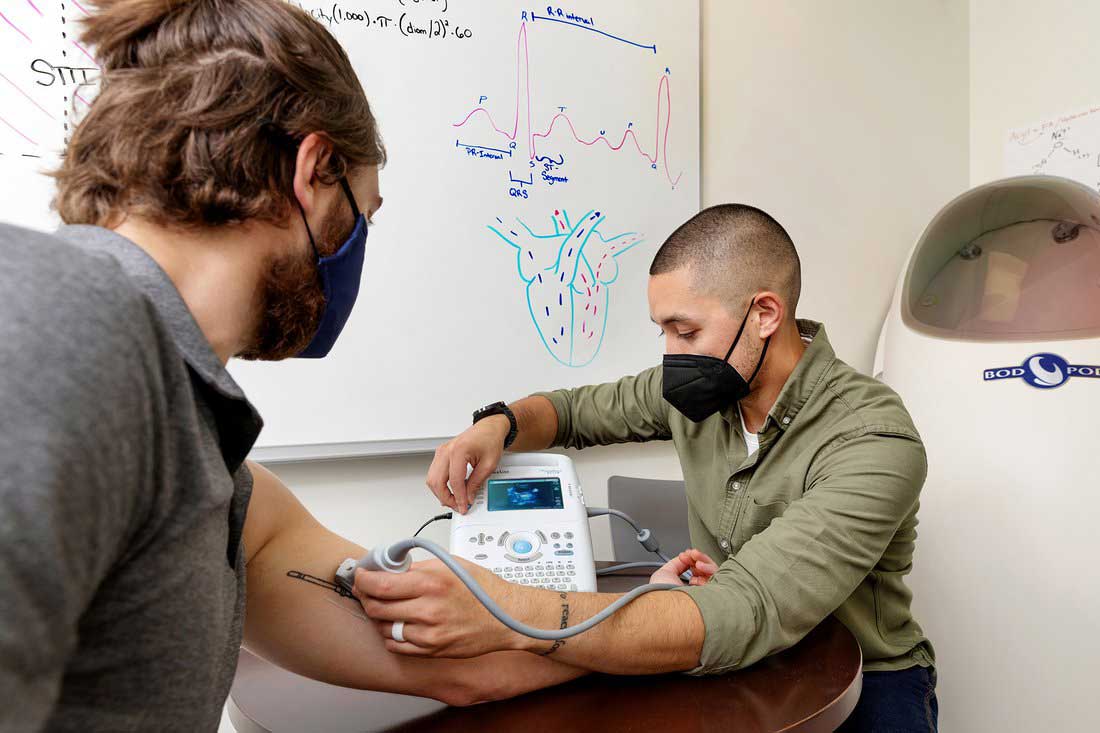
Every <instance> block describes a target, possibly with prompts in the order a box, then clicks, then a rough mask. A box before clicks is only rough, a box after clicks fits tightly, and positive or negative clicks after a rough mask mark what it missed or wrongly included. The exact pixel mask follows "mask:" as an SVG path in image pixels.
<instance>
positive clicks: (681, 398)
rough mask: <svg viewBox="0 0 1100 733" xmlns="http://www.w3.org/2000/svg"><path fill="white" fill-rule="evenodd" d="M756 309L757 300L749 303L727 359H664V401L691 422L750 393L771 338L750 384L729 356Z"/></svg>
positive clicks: (675, 356)
mask: <svg viewBox="0 0 1100 733" xmlns="http://www.w3.org/2000/svg"><path fill="white" fill-rule="evenodd" d="M754 305H756V298H753V299H752V302H751V303H749V310H748V311H747V312H746V313H745V317H744V318H743V319H741V327H740V328H738V329H737V335H736V336H734V337H733V343H732V344H730V350H729V351H727V352H726V358H725V359H718V358H716V357H713V356H704V355H703V354H666V355H665V358H664V367H663V376H664V388H663V390H662V392H663V394H664V398H665V400H666V401H667V402H668V403H669V404H670V405H672V406H673V407H675V408H676V409H677V410H679V411H680V412H681V413H682V414H683V415H684V417H686V418H687V419H689V420H691V421H692V422H702V421H703V420H706V419H707V418H708V417H710V416H711V415H713V414H714V413H716V412H718V411H719V410H721V409H722V408H724V407H727V406H729V405H732V404H733V403H734V402H739V401H740V400H742V399H743V398H744V397H745V396H746V395H747V394H748V393H749V385H750V384H752V380H754V379H756V375H757V373H758V372H759V371H760V367H761V366H762V365H763V364H764V356H765V355H767V353H768V342H769V341H771V336H769V337H767V338H766V339H764V349H763V350H762V351H761V352H760V360H759V361H758V362H756V369H754V370H753V372H752V376H751V377H749V378H748V379H747V380H746V379H745V378H744V377H742V376H741V374H740V373H739V372H738V371H737V370H736V369H734V368H733V366H732V365H731V364H730V363H729V358H730V355H732V354H733V350H734V349H735V348H737V342H738V341H739V340H741V333H742V332H743V331H744V330H745V324H746V323H747V322H748V320H749V313H752V307H753V306H754Z"/></svg>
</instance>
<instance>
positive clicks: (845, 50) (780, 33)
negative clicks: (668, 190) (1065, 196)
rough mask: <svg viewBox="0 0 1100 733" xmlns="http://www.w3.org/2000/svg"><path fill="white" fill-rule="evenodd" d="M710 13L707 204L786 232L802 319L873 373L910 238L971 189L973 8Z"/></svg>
mask: <svg viewBox="0 0 1100 733" xmlns="http://www.w3.org/2000/svg"><path fill="white" fill-rule="evenodd" d="M703 7H704V11H705V12H704V18H703V31H704V32H703V41H704V43H703V45H704V49H705V57H704V63H703V80H704V94H703V165H704V176H703V197H704V200H705V202H707V203H713V202H716V201H741V202H745V203H750V204H754V205H757V206H760V207H761V208H763V209H765V210H766V211H768V212H769V213H771V214H772V215H773V216H775V217H776V218H777V219H778V220H779V221H780V222H781V223H783V224H784V226H786V227H787V229H788V230H789V231H790V234H791V237H792V238H793V239H794V242H795V244H796V245H797V246H798V249H799V253H800V255H801V257H802V276H803V298H802V302H801V304H800V307H799V313H800V314H802V315H803V316H805V317H810V318H813V319H815V320H821V321H824V322H825V323H826V325H827V328H828V333H829V337H830V339H831V340H832V342H833V345H834V347H836V350H837V353H838V354H839V355H840V357H841V358H842V359H845V360H846V361H848V362H849V363H851V364H852V365H853V366H855V367H857V368H859V369H863V370H869V369H870V367H871V359H872V357H873V354H874V347H875V342H876V339H877V337H878V332H879V327H880V326H881V324H882V321H883V318H884V316H885V313H886V309H887V306H888V305H889V301H890V297H891V295H892V293H893V288H894V281H895V278H896V277H897V273H898V271H899V270H900V268H901V266H902V262H903V260H904V258H905V255H906V253H907V251H908V249H909V247H910V246H912V244H913V242H914V241H915V239H916V237H917V236H918V235H919V234H920V232H921V231H922V230H923V228H924V226H925V224H927V222H928V221H929V219H930V218H931V217H932V215H933V214H934V213H935V212H936V211H937V210H938V209H939V208H940V206H942V205H943V204H944V203H945V202H947V201H948V200H949V199H950V198H951V197H953V196H954V195H956V194H958V193H960V192H961V191H962V190H963V189H965V188H966V186H967V126H968V124H969V121H968V111H967V108H968V100H967V96H968V89H967V42H968V40H967V5H966V2H965V0H933V1H931V2H929V1H923V2H908V1H905V0H887V1H882V0H830V1H829V2H816V1H814V0H801V1H799V2H794V1H791V0H786V1H782V2H755V1H753V0H744V1H739V2H728V1H726V0H716V1H714V2H704V4H703Z"/></svg>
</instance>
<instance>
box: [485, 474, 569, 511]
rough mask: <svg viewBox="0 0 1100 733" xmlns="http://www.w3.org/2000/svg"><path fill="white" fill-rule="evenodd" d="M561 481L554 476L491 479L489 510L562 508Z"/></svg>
mask: <svg viewBox="0 0 1100 733" xmlns="http://www.w3.org/2000/svg"><path fill="white" fill-rule="evenodd" d="M563 507H564V504H562V498H561V481H559V480H558V479H556V478H526V479H511V480H505V479H492V480H490V481H489V511H491V512H498V511H511V510H514V509H562V508H563Z"/></svg>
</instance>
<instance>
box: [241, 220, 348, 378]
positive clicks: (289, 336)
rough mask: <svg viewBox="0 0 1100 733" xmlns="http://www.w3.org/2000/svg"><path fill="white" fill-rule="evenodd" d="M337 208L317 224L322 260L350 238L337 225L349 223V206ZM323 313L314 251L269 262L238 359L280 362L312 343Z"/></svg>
mask: <svg viewBox="0 0 1100 733" xmlns="http://www.w3.org/2000/svg"><path fill="white" fill-rule="evenodd" d="M342 203H343V205H342V206H338V207H337V210H336V211H334V212H332V213H331V214H329V215H328V216H327V217H325V220H324V221H323V222H322V223H321V229H320V237H319V238H318V240H317V248H318V249H319V250H320V252H321V256H322V257H325V256H328V255H330V254H332V253H333V252H335V251H336V250H337V249H339V247H340V246H341V245H342V244H343V242H344V241H346V240H347V238H348V237H349V236H350V235H351V229H348V228H346V227H345V228H343V229H341V224H340V222H347V220H348V219H350V218H351V207H349V206H348V205H347V203H346V202H342ZM355 224H356V222H352V228H354V226H355ZM324 312H325V291H324V288H323V287H322V286H321V280H320V277H319V276H318V272H317V261H316V257H315V256H314V254H313V248H312V247H308V248H306V249H305V251H304V252H301V251H299V252H293V253H290V254H285V255H280V256H275V257H273V258H272V259H271V262H270V265H269V266H268V268H267V272H266V273H265V275H264V278H263V282H262V283H261V284H260V320H259V324H258V325H257V327H256V332H255V334H254V336H253V338H252V340H251V342H250V343H249V344H248V346H246V347H245V348H244V349H243V350H242V351H241V352H240V353H239V354H237V357H238V358H241V359H247V360H250V361H280V360H282V359H288V358H290V357H293V356H297V355H298V354H300V353H301V352H302V351H303V350H304V349H305V348H306V347H307V346H309V342H310V341H312V340H313V336H314V335H315V334H316V333H317V328H318V327H319V326H320V325H321V317H322V316H323V315H324Z"/></svg>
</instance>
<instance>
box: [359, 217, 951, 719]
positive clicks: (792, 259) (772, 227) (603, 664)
mask: <svg viewBox="0 0 1100 733" xmlns="http://www.w3.org/2000/svg"><path fill="white" fill-rule="evenodd" d="M649 274H650V278H649V309H650V317H651V318H652V319H653V321H654V322H655V323H656V324H657V325H658V326H659V327H660V329H661V332H662V333H663V335H664V337H665V352H666V353H665V357H664V362H663V364H661V365H659V366H655V367H652V368H650V369H647V370H645V371H643V372H642V373H641V374H638V375H635V376H627V377H623V378H622V379H620V380H618V381H617V382H612V383H608V384H600V385H593V386H587V387H580V388H577V389H571V390H558V391H554V392H546V393H540V394H537V395H533V396H530V397H527V398H525V399H521V400H519V401H518V402H515V403H513V404H511V405H505V404H504V403H497V404H495V405H491V406H489V408H486V409H482V410H479V411H478V412H477V413H475V423H474V425H473V426H472V427H470V428H469V429H468V430H466V431H465V432H464V433H462V434H461V435H459V436H458V437H456V438H455V439H453V440H451V441H450V442H448V443H446V444H445V445H443V446H442V447H441V448H440V449H439V450H438V451H437V452H436V456H435V460H434V461H433V463H432V466H431V469H430V470H429V473H428V480H427V483H428V486H429V487H430V488H431V490H432V491H433V492H434V493H435V495H436V496H437V497H439V499H440V501H441V502H442V503H443V504H445V505H447V506H449V507H451V508H452V509H454V510H455V511H458V512H464V511H465V510H466V509H467V507H468V505H469V502H470V500H471V497H472V495H473V493H474V492H475V491H477V490H478V488H479V487H480V486H481V484H482V483H483V482H484V481H485V479H486V478H487V477H488V476H489V474H490V473H491V472H492V471H493V470H494V469H495V468H496V466H497V463H498V461H499V460H500V457H501V454H502V452H503V451H504V450H517V451H530V450H542V449H545V448H549V447H551V446H565V447H569V448H585V447H587V446H591V445H607V444H610V443H622V442H627V441H650V440H672V441H673V442H674V444H675V445H676V450H677V453H678V455H679V458H680V462H681V465H682V468H683V473H684V480H685V484H686V491H687V497H688V522H689V526H690V529H691V540H692V543H693V544H694V545H695V547H694V548H692V549H689V550H685V551H684V552H682V553H681V554H680V555H679V556H678V557H676V558H674V559H673V560H672V561H671V562H669V563H668V564H667V565H666V566H665V567H663V568H661V569H660V570H658V571H657V572H656V573H654V575H653V578H652V580H653V582H666V583H674V584H676V585H681V584H682V581H681V580H680V575H681V574H682V573H683V572H685V571H688V570H690V571H692V579H691V581H690V583H689V584H686V585H683V592H680V593H651V594H648V595H645V596H642V597H641V598H639V599H637V600H636V601H634V602H633V603H631V604H630V605H628V606H626V607H625V608H623V609H622V610H621V611H619V612H618V613H617V614H615V615H614V616H612V617H611V618H610V619H609V620H608V621H607V622H605V623H603V624H600V625H599V626H596V627H594V628H593V629H591V630H590V631H587V632H585V633H583V634H580V635H578V636H575V637H573V638H570V639H569V640H568V641H567V642H566V643H564V644H563V643H561V642H557V643H554V644H551V643H549V642H543V641H537V640H533V639H529V638H527V637H524V636H521V635H519V634H516V633H514V632H512V631H510V630H509V629H507V628H506V627H504V626H503V625H502V624H500V623H498V622H497V621H495V619H493V618H492V617H491V616H489V614H488V613H487V612H486V611H485V609H484V608H483V607H482V606H481V604H479V603H475V602H471V601H472V599H471V598H470V597H469V591H468V590H467V589H466V588H465V586H463V585H462V584H461V583H460V582H459V581H458V580H457V579H456V578H455V577H454V576H453V575H452V574H451V573H450V571H448V570H446V569H445V568H444V567H443V566H442V565H441V564H440V563H439V562H438V561H434V560H433V561H428V562H423V563H416V564H414V566H413V569H412V570H411V571H409V572H407V573H404V574H402V575H397V576H394V575H390V574H385V573H368V572H365V571H360V574H359V576H358V577H357V580H356V593H357V594H358V595H359V596H360V598H362V599H363V601H364V608H365V610H366V612H367V614H368V615H369V616H371V617H372V618H374V619H375V620H376V621H378V622H379V628H380V631H381V633H382V634H383V636H384V637H388V636H389V635H390V634H391V633H392V632H391V626H392V623H393V622H394V621H397V620H401V621H403V622H404V626H403V638H404V641H402V642H397V641H393V640H392V639H390V640H387V641H386V645H387V648H389V649H390V650H392V651H395V652H398V653H404V654H412V655H421V656H424V655H435V656H451V657H455V656H458V657H468V656H472V655H476V654H481V653H485V652H490V651H496V650H502V649H522V650H526V651H529V652H537V653H541V654H553V655H554V658H555V659H557V660H559V661H562V662H565V663H567V664H569V665H572V666H574V667H579V668H582V669H588V670H594V671H601V672H610V673H620V674H643V673H656V672H671V671H681V670H682V671H690V672H691V673H693V674H710V673H720V672H726V671H729V670H734V669H738V668H740V667H744V666H747V665H749V664H752V663H753V662H756V661H757V660H759V659H761V658H763V657H765V656H767V655H769V654H772V653H774V652H777V651H779V650H782V649H785V648H787V647H789V646H791V645H792V644H794V643H796V642H797V641H798V640H799V639H801V638H802V637H803V636H805V635H806V634H807V633H808V632H809V631H810V630H811V629H813V628H814V626H816V625H817V624H819V623H821V621H822V620H823V619H824V618H825V617H826V616H828V615H830V614H832V615H834V616H835V617H836V618H837V619H839V620H840V621H841V622H842V623H844V624H845V625H846V626H847V627H848V628H849V629H850V630H851V631H852V633H853V634H854V635H855V636H856V638H857V639H858V640H859V643H860V646H861V648H862V650H863V658H864V672H865V674H864V681H863V693H862V696H861V699H860V702H859V704H858V706H857V708H856V710H855V712H854V713H853V714H852V716H851V717H850V718H849V719H848V721H847V722H846V723H845V725H844V727H843V728H842V730H859V731H872V730H873V731H886V730H889V731H918V730H919V731H928V730H935V729H936V713H937V703H936V697H935V671H934V668H933V664H934V661H935V660H934V656H933V650H932V646H931V644H930V643H929V641H928V639H927V638H926V637H925V636H924V634H923V632H922V631H921V628H920V626H919V625H918V624H917V622H916V621H915V620H914V619H913V615H912V613H911V612H910V601H911V598H912V594H911V592H910V591H909V589H908V588H907V587H906V585H905V582H904V576H905V575H906V574H907V573H908V572H909V570H910V569H911V567H912V557H913V549H914V544H915V540H916V524H917V518H916V513H917V505H918V498H919V495H920V490H921V486H922V484H923V482H924V477H925V472H926V462H925V452H924V447H923V445H922V444H921V440H920V436H919V435H918V434H917V431H916V428H915V427H914V426H913V423H912V421H911V420H910V417H909V414H908V413H907V412H906V410H905V407H904V406H903V405H902V403H901V400H900V399H899V398H898V396H897V395H896V394H895V393H894V392H893V391H892V390H891V389H890V388H889V387H887V386H886V385H884V384H882V383H880V382H878V381H876V380H874V379H872V378H870V377H867V376H865V375H863V374H860V373H859V372H857V371H856V370H854V369H852V368H851V367H850V366H848V365H847V364H845V363H844V362H842V361H841V360H839V359H838V358H837V357H836V355H835V354H834V353H833V349H832V347H831V346H830V345H829V341H828V339H827V338H826V335H825V328H824V327H823V326H822V325H821V324H820V323H815V322H813V321H808V320H801V319H797V318H796V317H795V308H796V306H797V304H798V297H799V292H800V288H801V267H800V263H799V259H798V253H797V252H796V251H795V247H794V244H793V242H792V241H791V238H790V237H789V236H788V234H787V232H786V231H785V230H784V229H783V227H782V226H780V224H779V223H778V222H777V221H776V220H775V219H773V218H772V217H771V216H769V215H768V214H766V213H765V212H763V211H761V210H759V209H756V208H754V207H751V206H745V205H740V204H725V205H721V206H714V207H711V208H708V209H706V210H704V211H702V212H700V213H699V214H697V215H696V216H694V217H692V218H691V219H690V220H689V221H687V222H686V223H684V224H683V225H682V226H681V227H680V228H679V229H677V230H676V231H675V232H673V234H672V236H670V237H669V238H668V240H667V241H666V242H665V243H664V244H663V245H662V246H661V248H660V250H659V251H658V252H657V255H656V257H654V260H653V264H652V266H651V267H650V271H649ZM467 464H470V465H472V466H473V472H472V474H471V475H470V476H469V478H467V477H466V470H467V469H466V467H467ZM712 558H714V559H712ZM469 567H470V569H471V571H472V572H473V573H474V574H475V575H476V576H477V578H478V580H479V582H480V583H481V584H482V585H483V586H484V587H486V588H487V589H488V590H489V591H490V593H491V594H492V595H493V596H494V597H495V598H497V599H498V600H499V601H500V603H501V605H503V606H504V607H505V608H506V609H507V610H508V611H509V612H510V613H511V614H512V615H513V616H515V617H517V618H519V619H520V620H522V621H524V622H526V623H528V624H531V625H534V626H539V627H542V628H557V627H558V626H560V625H565V624H566V623H568V624H569V625H573V624H576V623H578V622H580V621H582V620H584V619H586V618H588V617H590V616H592V615H594V614H595V613H597V612H598V611H600V610H601V609H603V608H604V607H606V606H607V605H608V604H610V603H611V602H613V601H614V600H615V599H616V597H617V596H616V595H614V594H605V593H560V592H557V591H550V590H543V589H538V588H532V587H524V586H523V585H520V584H513V583H508V582H505V581H504V580H502V579H500V578H498V577H497V576H495V575H493V574H492V573H490V572H488V571H487V570H484V569H482V568H478V567H475V566H472V565H470V566H469ZM384 575H388V577H384V578H383V577H381V576H384Z"/></svg>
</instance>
